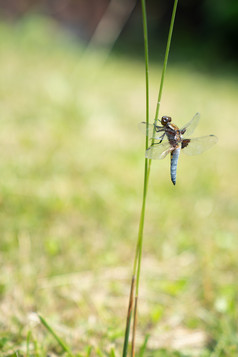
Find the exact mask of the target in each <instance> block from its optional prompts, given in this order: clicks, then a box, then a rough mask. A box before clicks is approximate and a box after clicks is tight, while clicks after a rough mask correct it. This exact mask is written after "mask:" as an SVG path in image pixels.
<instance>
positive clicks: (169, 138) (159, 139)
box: [140, 113, 218, 185]
mask: <svg viewBox="0 0 238 357" xmlns="http://www.w3.org/2000/svg"><path fill="white" fill-rule="evenodd" d="M199 120H200V114H199V113H196V114H195V115H194V117H193V118H192V120H190V121H189V122H188V123H187V124H186V125H184V126H183V127H182V128H181V129H179V128H178V126H177V125H175V124H173V123H172V118H171V117H169V116H167V115H164V116H162V118H161V120H158V121H159V123H160V125H157V124H147V123H145V122H142V123H140V125H141V126H142V128H143V131H145V132H146V135H147V136H148V137H149V139H151V140H152V143H151V145H150V147H149V148H148V149H147V150H146V152H145V157H146V158H148V159H157V160H160V159H164V158H165V157H166V156H167V155H168V154H169V153H170V155H171V163H170V177H171V181H172V183H173V184H174V185H175V184H176V176H177V166H178V159H179V155H180V152H181V151H182V152H184V153H185V154H187V155H197V154H201V153H202V152H204V151H206V150H208V149H210V148H211V147H212V146H213V145H214V144H216V142H217V140H218V139H217V137H216V136H215V135H207V136H201V137H198V138H192V139H190V135H191V134H192V133H193V131H194V130H195V128H196V127H197V125H198V122H199Z"/></svg>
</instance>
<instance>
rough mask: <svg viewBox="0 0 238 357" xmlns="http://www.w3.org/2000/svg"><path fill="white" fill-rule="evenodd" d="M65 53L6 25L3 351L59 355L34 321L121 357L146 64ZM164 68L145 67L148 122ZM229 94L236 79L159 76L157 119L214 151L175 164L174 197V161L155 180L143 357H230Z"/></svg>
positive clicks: (232, 202) (39, 34)
mask: <svg viewBox="0 0 238 357" xmlns="http://www.w3.org/2000/svg"><path fill="white" fill-rule="evenodd" d="M43 28H44V31H43ZM26 29H27V31H26ZM44 33H46V34H47V38H46V37H45V36H44ZM68 42H69V41H68V40H67V38H65V37H61V35H60V33H59V30H58V29H57V28H56V29H55V30H54V27H52V26H49V25H47V24H44V23H43V25H42V23H41V22H38V23H37V21H31V22H29V23H27V22H26V24H25V25H24V26H23V25H19V26H18V27H16V28H14V27H13V26H11V27H9V26H5V25H1V33H0V43H1V47H2V51H1V57H0V65H1V71H0V99H1V101H0V123H1V130H0V149H1V160H0V173H1V175H0V188H1V190H0V199H1V201H0V202H1V210H0V228H1V240H0V250H1V253H0V262H1V276H0V296H1V305H0V314H1V319H0V346H1V348H2V349H3V351H6V352H5V353H6V355H7V351H8V353H10V351H12V352H13V351H17V350H19V351H20V352H21V353H22V354H24V353H26V349H27V345H28V348H29V349H30V351H32V353H33V352H35V353H36V351H37V350H38V353H39V355H42V356H44V355H46V353H47V352H50V351H54V352H55V353H56V354H57V353H61V349H60V347H59V346H58V345H57V343H56V341H55V340H54V339H53V338H52V337H51V336H50V335H49V334H47V331H46V330H45V329H44V328H43V327H42V326H41V325H40V323H39V320H38V318H37V315H35V314H34V312H39V313H41V315H42V316H44V318H45V319H46V320H47V321H48V323H49V324H50V326H52V327H53V328H54V330H55V331H56V333H57V335H58V336H61V337H62V340H64V341H66V343H67V345H68V346H70V348H71V349H72V350H73V351H74V352H75V353H76V352H80V353H82V354H83V355H87V353H88V354H89V352H88V351H90V348H91V346H93V350H92V354H91V355H100V354H99V352H100V351H101V353H102V354H103V355H105V354H106V353H111V352H110V351H111V349H112V348H114V347H115V350H116V354H117V355H119V353H120V351H121V348H122V343H123V329H124V319H125V315H126V304H127V293H128V285H129V278H130V271H131V263H129V262H130V261H131V260H132V259H133V254H134V244H135V241H136V233H135V232H136V231H137V224H138V219H139V210H140V202H141V195H142V180H143V177H142V175H141V174H140V173H141V172H142V170H143V162H144V159H143V155H144V138H143V136H141V134H140V132H139V131H138V130H137V125H136V123H137V122H140V121H143V120H144V110H145V108H144V67H143V63H140V62H139V61H138V62H137V63H135V62H134V61H132V60H130V59H127V58H126V57H125V58H121V59H117V58H115V57H113V55H112V56H111V58H110V59H109V60H108V62H107V63H106V64H105V66H103V67H99V66H98V64H97V55H96V54H95V55H94V56H93V57H91V58H90V59H88V60H87V61H86V60H85V59H84V60H82V49H81V48H80V45H79V44H77V43H75V44H74V43H72V41H71V43H70V44H69V43H68ZM160 71H161V69H160V68H158V66H157V65H156V66H155V67H153V66H152V68H151V71H150V77H151V82H152V87H151V94H152V98H154V101H152V102H151V110H152V112H153V109H154V104H155V101H156V97H157V88H158V82H159V76H160ZM237 94H238V86H237V78H235V75H234V78H230V77H229V76H227V77H226V76H224V73H223V75H222V76H219V74H217V76H209V75H208V74H204V73H200V72H199V71H198V70H192V69H191V68H181V67H176V66H175V65H174V66H173V67H170V70H169V71H168V73H167V76H166V83H165V87H164V96H163V101H162V103H161V110H160V112H161V115H163V114H167V115H171V116H172V118H173V120H174V122H175V123H176V124H178V125H179V126H180V125H182V124H183V123H186V122H187V121H188V120H189V119H190V118H192V116H193V115H194V114H195V113H196V112H197V111H199V112H200V113H201V121H200V124H199V127H198V128H197V130H196V133H195V134H194V135H195V136H200V135H206V134H215V135H217V136H218V138H219V142H218V144H217V145H216V147H214V148H213V149H212V150H211V151H208V152H207V153H204V154H203V155H200V156H197V157H187V156H185V155H184V156H183V155H181V158H180V161H179V164H178V174H177V184H176V187H173V185H172V184H171V182H170V177H169V160H167V159H165V160H163V161H161V162H155V163H154V165H153V167H152V170H151V181H150V184H151V187H150V190H149V192H148V206H147V208H148V211H147V217H146V225H145V241H144V254H143V271H142V279H141V298H140V307H139V314H140V317H141V318H140V324H139V327H138V332H139V336H138V346H142V345H143V343H144V339H145V336H146V333H149V334H150V335H151V336H150V338H149V340H148V347H147V348H148V350H149V354H148V355H150V356H160V355H161V356H166V354H167V355H168V356H174V355H175V354H174V353H173V351H174V350H178V351H180V352H181V353H182V352H184V353H186V351H187V352H188V355H189V356H190V355H192V352H193V351H198V352H199V353H200V355H201V356H210V354H211V351H213V353H214V355H213V356H219V353H223V355H224V356H229V357H230V356H236V355H237V337H236V334H237V330H236V329H237V327H236V318H237V308H236V303H235V301H236V299H237V293H238V292H237V284H236V280H237V278H236V275H237V274H236V272H237V269H238V263H237V253H236V252H237V248H238V241H237V239H236V237H237V231H238V223H237V222H238V221H237V212H238V204H237V194H238V188H237V187H238V186H237V174H238V166H237V154H238V146H237V140H236V130H237V129H238V124H237V120H236V115H237V113H236V112H237V105H236V102H237ZM151 121H152V120H151ZM158 197H159V199H158ZM158 220H159V222H160V224H159V225H158ZM158 230H159V231H158ZM158 236H159V237H160V248H159V249H158V239H157V238H158ZM29 331H31V338H29V336H30V335H29ZM140 336H141V337H140ZM158 337H159V338H158ZM29 339H30V341H29ZM27 341H28V342H27ZM189 341H193V343H192V345H191V344H189ZM162 347H163V348H165V350H163V351H162V352H161V351H159V348H162ZM209 348H210V350H209ZM221 349H223V350H222V351H224V352H219V351H221ZM96 351H97V352H96Z"/></svg>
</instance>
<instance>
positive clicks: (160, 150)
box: [145, 141, 171, 160]
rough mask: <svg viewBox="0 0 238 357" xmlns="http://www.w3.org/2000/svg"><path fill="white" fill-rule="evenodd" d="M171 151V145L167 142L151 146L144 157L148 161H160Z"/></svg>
mask: <svg viewBox="0 0 238 357" xmlns="http://www.w3.org/2000/svg"><path fill="white" fill-rule="evenodd" d="M170 151H171V145H170V144H169V142H168V141H166V142H163V143H160V144H159V143H154V144H152V145H151V146H150V147H149V148H148V149H147V150H146V152H145V157H147V158H148V159H156V160H161V159H164V158H165V156H166V155H167V154H168V153H169V152H170Z"/></svg>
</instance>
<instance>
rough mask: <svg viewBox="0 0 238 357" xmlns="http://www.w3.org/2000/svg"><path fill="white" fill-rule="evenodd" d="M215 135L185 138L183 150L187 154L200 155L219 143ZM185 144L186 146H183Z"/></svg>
mask: <svg viewBox="0 0 238 357" xmlns="http://www.w3.org/2000/svg"><path fill="white" fill-rule="evenodd" d="M217 141H218V139H217V137H216V136H215V135H208V136H201V137H200V138H193V139H191V140H190V139H187V140H186V139H185V140H184V141H183V142H182V152H184V153H185V154H186V155H198V154H201V153H202V152H204V151H206V150H208V149H210V148H211V147H212V146H213V145H215V144H216V143H217ZM183 146H184V147H183Z"/></svg>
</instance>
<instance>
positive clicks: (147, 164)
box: [123, 0, 178, 357]
mask: <svg viewBox="0 0 238 357" xmlns="http://www.w3.org/2000/svg"><path fill="white" fill-rule="evenodd" d="M177 4H178V0H174V6H173V12H172V16H171V22H170V28H169V34H168V40H167V45H166V51H165V57H164V64H163V70H162V75H161V81H160V88H159V94H158V100H157V104H156V112H155V119H154V121H155V122H156V121H157V119H158V116H159V109H160V102H161V98H162V92H163V86H164V78H165V72H166V68H167V63H168V56H169V50H170V44H171V38H172V33H173V27H174V20H175V14H176V9H177ZM141 6H142V19H143V34H144V51H145V73H146V125H147V126H148V124H149V52H148V32H147V15H146V6H145V0H141ZM148 145H149V138H148V136H146V139H145V148H146V150H147V149H148ZM150 168H151V160H148V159H147V158H145V165H144V185H143V198H142V207H141V215H140V222H139V230H138V239H137V244H136V253H135V258H134V264H133V275H132V282H133V284H134V277H136V293H135V307H134V314H133V317H134V321H133V336H132V351H131V356H132V357H134V355H135V335H136V323H137V306H138V296H139V283H140V271H141V256H142V246H143V233H144V221H145V208H146V197H147V189H148V182H149V175H150ZM131 299H133V291H132V289H131V293H130V299H129V307H128V315H127V325H126V331H125V340H124V346H123V357H126V356H127V349H128V341H129V330H130V322H131V316H132V309H133V302H132V300H131Z"/></svg>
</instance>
